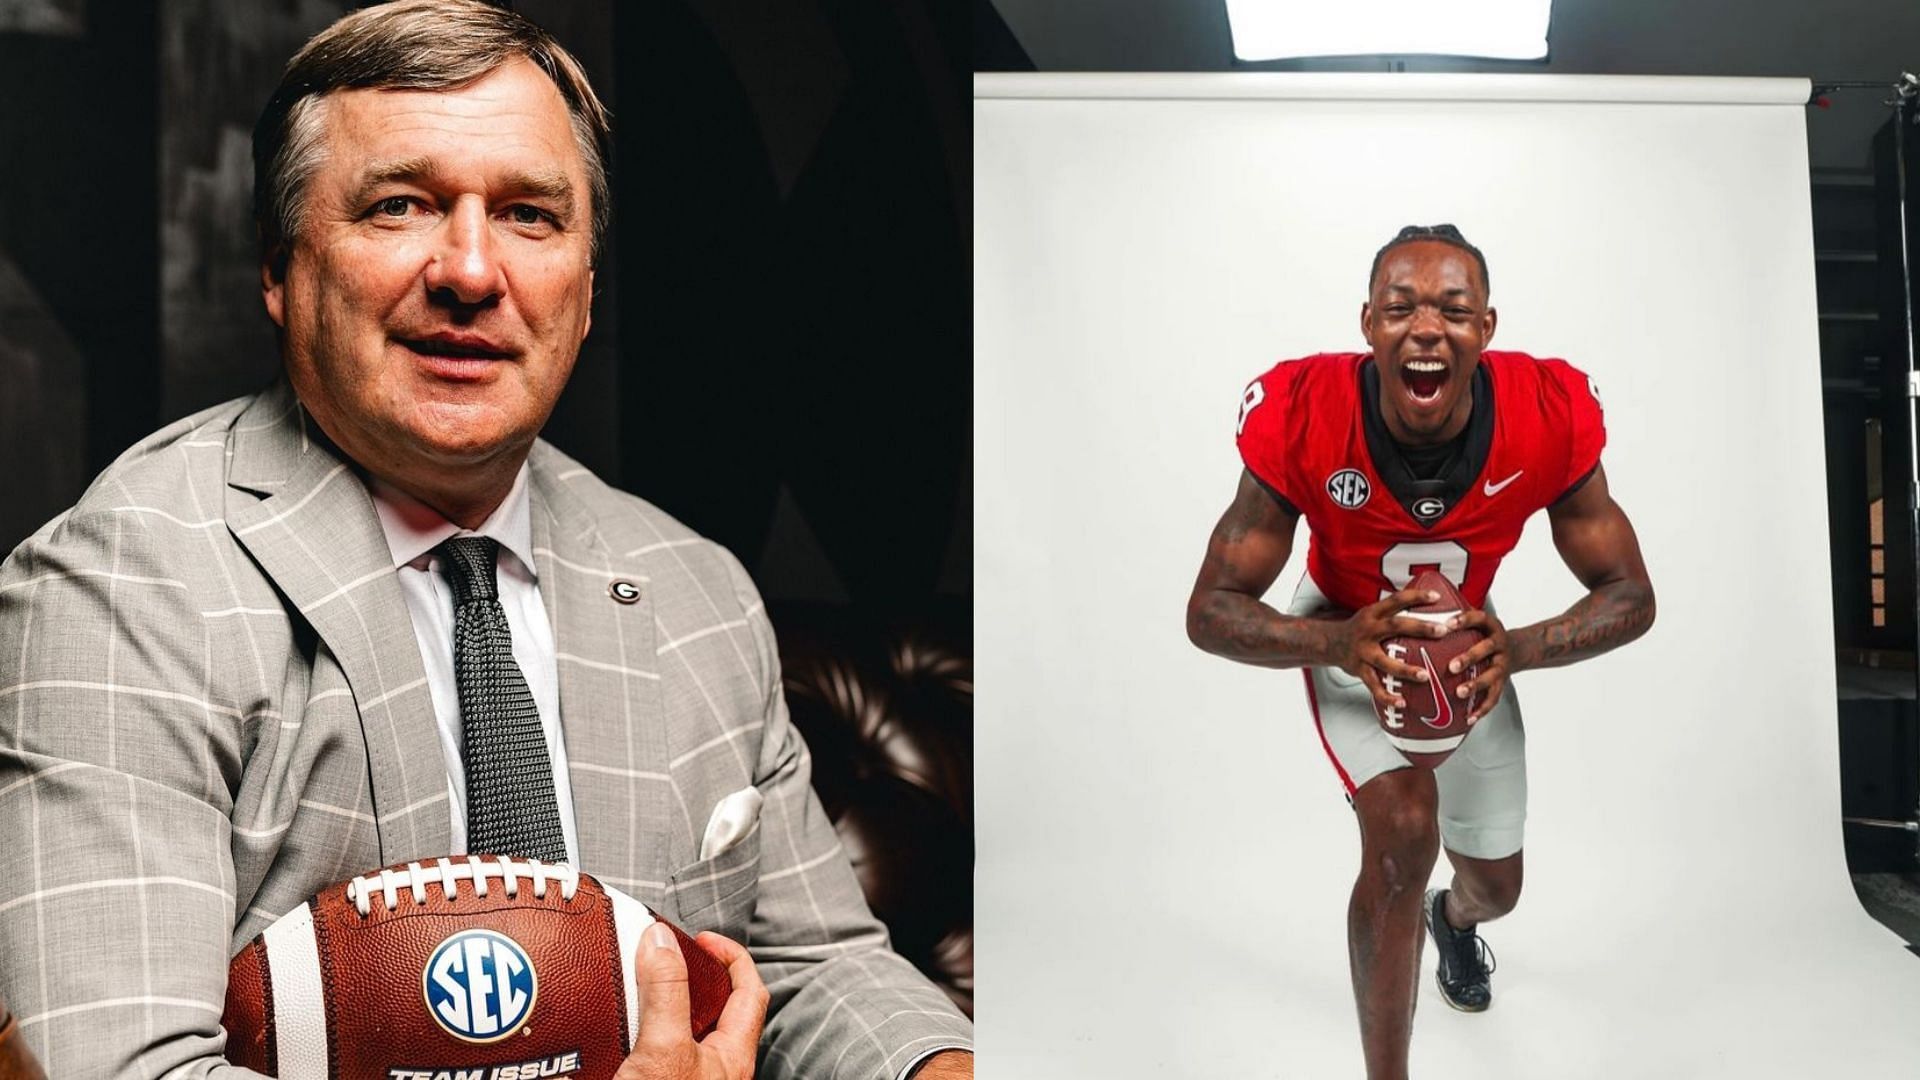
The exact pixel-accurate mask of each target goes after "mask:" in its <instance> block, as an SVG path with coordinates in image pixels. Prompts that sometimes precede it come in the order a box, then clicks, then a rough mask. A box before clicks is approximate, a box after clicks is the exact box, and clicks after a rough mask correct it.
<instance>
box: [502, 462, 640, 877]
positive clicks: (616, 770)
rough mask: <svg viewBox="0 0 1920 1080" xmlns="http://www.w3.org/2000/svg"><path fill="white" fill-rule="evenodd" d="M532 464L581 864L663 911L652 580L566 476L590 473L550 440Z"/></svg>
mask: <svg viewBox="0 0 1920 1080" xmlns="http://www.w3.org/2000/svg"><path fill="white" fill-rule="evenodd" d="M529 467H530V468H529V471H530V480H531V484H532V488H533V492H532V496H533V498H532V501H533V507H532V510H533V513H532V517H533V522H532V525H533V557H534V569H535V572H536V573H538V574H539V576H540V596H541V599H542V601H543V602H544V603H545V605H546V608H547V618H548V620H549V621H550V622H551V623H552V625H553V639H554V650H555V653H556V656H557V659H558V664H557V667H558V671H559V676H560V722H561V723H560V726H561V729H562V730H563V731H564V732H565V734H566V742H567V759H568V760H567V765H568V770H569V771H568V777H569V779H570V780H571V782H572V786H573V803H574V815H575V816H574V821H575V824H576V825H577V826H578V839H579V843H580V857H581V864H582V869H584V870H586V871H587V872H588V873H591V874H594V875H596V876H599V877H601V878H603V879H605V880H607V881H609V882H611V883H612V884H615V885H618V886H619V887H620V888H622V889H624V890H626V891H627V892H630V893H632V894H634V895H635V896H637V897H639V898H640V899H641V900H643V901H646V902H647V903H649V904H652V905H654V906H656V907H657V906H659V905H660V904H661V902H662V901H663V900H664V898H665V890H666V883H667V880H668V877H669V875H670V873H671V871H672V868H673V864H672V861H671V858H672V853H671V849H670V846H669V845H670V840H671V832H670V829H669V822H670V819H669V817H668V813H669V809H670V807H669V803H668V795H669V785H670V781H669V779H668V775H667V772H668V759H667V754H668V750H667V736H666V725H665V723H663V712H662V705H661V693H660V677H659V662H658V660H659V658H658V656H657V655H656V653H655V651H654V650H655V644H654V621H653V596H652V590H651V583H650V582H649V581H647V580H646V578H645V577H644V576H643V575H642V574H640V573H639V572H638V570H637V568H635V567H634V566H632V565H630V564H628V562H627V560H625V559H623V558H622V556H621V554H620V553H619V552H615V551H611V550H609V549H608V547H607V545H606V542H605V540H604V539H603V538H602V537H601V534H600V531H599V528H598V524H597V519H596V517H595V514H594V512H593V508H592V507H590V506H589V505H588V504H587V503H586V502H585V501H583V500H582V499H581V497H580V495H579V494H578V493H577V492H576V491H575V490H574V489H573V487H572V486H571V485H570V484H569V483H568V480H566V479H562V477H571V476H572V474H573V472H574V471H575V470H579V471H584V470H580V469H579V466H577V465H575V464H573V463H572V462H571V461H568V460H567V459H566V458H564V457H563V456H561V455H560V454H558V453H556V452H554V451H553V450H551V449H550V448H549V447H547V446H546V445H545V444H544V443H542V444H538V445H536V446H535V448H534V451H533V454H532V456H531V458H530V459H529ZM616 582H625V583H626V585H628V586H632V588H631V589H629V588H627V587H626V586H620V587H619V590H618V591H619V592H620V594H621V595H622V596H624V597H630V598H632V599H631V602H622V601H621V600H620V599H616V597H615V595H614V589H615V583H616ZM636 594H637V595H636Z"/></svg>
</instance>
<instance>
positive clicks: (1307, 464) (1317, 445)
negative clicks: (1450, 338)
mask: <svg viewBox="0 0 1920 1080" xmlns="http://www.w3.org/2000/svg"><path fill="white" fill-rule="evenodd" d="M1474 378H1475V388H1474V405H1473V419H1472V420H1470V421H1469V422H1468V425H1467V430H1466V432H1465V436H1466V438H1465V442H1464V444H1463V448H1462V450H1461V451H1460V452H1459V453H1458V454H1457V456H1456V458H1455V460H1454V461H1453V463H1452V464H1451V465H1450V466H1449V467H1448V468H1447V469H1446V470H1444V471H1443V473H1442V476H1441V479H1440V480H1438V481H1433V480H1425V481H1418V480H1415V479H1414V478H1413V474H1412V472H1411V471H1410V470H1409V469H1408V467H1407V466H1406V465H1405V463H1404V462H1402V461H1401V460H1400V456H1399V453H1398V449H1397V447H1396V446H1395V444H1394V443H1393V441H1392V439H1391V437H1390V436H1388V435H1387V433H1386V426H1385V421H1384V420H1383V419H1382V418H1381V417H1380V414H1379V410H1380V406H1379V402H1378V394H1379V391H1378V389H1377V387H1378V382H1377V380H1378V376H1377V374H1376V373H1375V372H1374V371H1373V364H1372V358H1371V357H1370V356H1367V355H1365V354H1361V353H1322V354H1319V355H1317V356H1309V357H1306V358H1305V359H1301V360H1289V361H1285V362H1283V363H1280V364H1278V365H1275V366H1274V368H1273V370H1271V371H1269V372H1267V373H1266V374H1265V375H1262V376H1261V377H1260V378H1258V379H1256V380H1254V382H1253V383H1251V384H1250V385H1249V386H1248V387H1247V390H1246V394H1245V396H1244V397H1242V399H1241V402H1240V431H1239V436H1240V457H1241V460H1243V461H1245V462H1246V466H1247V469H1248V470H1249V471H1250V472H1252V473H1253V475H1254V476H1255V477H1256V478H1258V479H1259V480H1260V482H1261V483H1263V484H1265V485H1266V486H1267V488H1268V489H1269V490H1271V491H1272V492H1273V493H1274V494H1275V495H1277V496H1279V497H1280V498H1281V499H1282V500H1284V501H1285V502H1287V503H1290V504H1291V505H1292V507H1293V508H1294V509H1295V510H1297V511H1299V512H1300V513H1301V514H1302V515H1303V516H1305V517H1306V519H1307V527H1308V529H1309V530H1310V531H1311V532H1312V541H1311V545H1310V547H1309V548H1308V551H1307V572H1308V573H1310V574H1312V575H1313V580H1314V581H1315V582H1316V583H1317V584H1318V585H1319V586H1320V591H1321V592H1323V593H1325V594H1326V595H1327V597H1328V598H1329V599H1331V600H1332V601H1333V602H1334V603H1336V604H1338V605H1340V606H1341V607H1344V608H1348V609H1358V608H1362V607H1365V606H1366V605H1368V604H1371V603H1374V602H1375V601H1377V600H1379V599H1380V598H1381V597H1382V596H1384V595H1386V594H1387V593H1389V592H1392V591H1394V590H1396V589H1401V588H1405V587H1406V586H1407V584H1408V583H1409V582H1411V581H1412V580H1413V578H1414V575H1416V574H1418V573H1419V572H1420V571H1421V570H1422V569H1424V568H1427V567H1433V568H1436V569H1438V570H1439V571H1440V572H1441V573H1442V574H1445V575H1446V576H1447V578H1448V579H1449V580H1451V581H1452V582H1453V583H1454V584H1455V585H1457V586H1459V588H1460V593H1461V595H1462V596H1463V597H1464V598H1465V599H1466V601H1467V603H1469V604H1472V605H1474V606H1475V607H1480V606H1482V605H1484V604H1485V603H1486V599H1487V589H1488V588H1489V587H1490V586H1491V585H1492V584H1493V575H1494V572H1495V571H1496V570H1498V569H1499V568H1500V560H1501V559H1503V558H1505V557H1506V554H1507V552H1509V551H1512V550H1513V546H1514V544H1516V543H1518V542H1519V540H1520V530H1521V527H1522V526H1524V525H1525V524H1526V521H1527V518H1529V517H1531V516H1532V515H1533V513H1534V511H1536V510H1540V509H1542V508H1543V507H1546V506H1548V505H1550V504H1552V503H1553V502H1555V501H1557V500H1558V499H1559V498H1560V497H1561V496H1563V495H1565V494H1567V493H1568V492H1570V491H1572V490H1574V489H1575V488H1577V487H1578V486H1579V485H1580V484H1582V483H1584V482H1585V481H1586V479H1587V477H1588V476H1590V475H1592V473H1593V471H1594V469H1595V468H1597V467H1598V466H1599V463H1600V450H1601V447H1602V446H1604V445H1605V444H1606V427H1605V424H1604V423H1603V420H1602V417H1601V412H1600V395H1599V391H1598V390H1596V389H1595V388H1594V385H1593V380H1591V379H1589V378H1588V377H1587V376H1586V375H1585V374H1584V373H1582V372H1581V371H1580V370H1578V369H1577V368H1575V367H1574V366H1573V365H1571V364H1569V363H1567V362H1566V361H1564V360H1543V359H1536V358H1534V357H1532V356H1528V355H1527V354H1526V353H1519V352H1493V351H1488V352H1483V353H1481V354H1480V370H1479V371H1478V372H1477V373H1476V374H1475V376H1474ZM1489 389H1490V391H1491V392H1490V393H1489V392H1486V391H1488V390H1489Z"/></svg>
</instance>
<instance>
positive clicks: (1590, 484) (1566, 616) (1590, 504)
mask: <svg viewBox="0 0 1920 1080" xmlns="http://www.w3.org/2000/svg"><path fill="white" fill-rule="evenodd" d="M1547 519H1548V521H1549V522H1551V523H1552V526H1553V544H1554V547H1556V548H1558V549H1559V550H1560V557H1561V558H1562V559H1563V560H1565V562H1566V564H1567V568H1568V569H1570V570H1572V571H1573V573H1574V576H1575V577H1578V578H1579V579H1580V581H1581V583H1582V584H1584V585H1586V587H1587V595H1586V596H1584V597H1581V598H1580V600H1579V602H1577V603H1575V604H1574V605H1573V606H1572V607H1570V608H1568V609H1567V610H1566V611H1565V612H1564V613H1562V614H1560V615H1558V616H1556V617H1554V618H1551V619H1547V620H1546V621H1544V622H1538V623H1535V624H1533V625H1532V626H1524V627H1521V628H1520V629H1518V630H1512V631H1509V632H1508V636H1509V638H1510V641H1511V645H1510V648H1511V650H1512V656H1513V666H1514V668H1515V670H1519V669H1522V668H1537V667H1558V666H1560V665H1561V664H1571V663H1573V662H1574V661H1576V660H1585V659H1586V658H1588V657H1590V656H1598V655H1600V654H1601V653H1603V652H1606V651H1607V650H1609V649H1614V648H1618V647H1619V646H1621V645H1625V644H1626V643H1627V642H1629V641H1632V640H1633V639H1634V638H1637V637H1639V636H1640V635H1641V634H1644V633H1646V632H1647V628H1648V627H1650V626H1652V625H1653V617H1654V601H1653V583H1652V582H1651V581H1650V580H1648V578H1647V566H1646V563H1645V561H1643V560H1642V559H1641V556H1640V540H1639V538H1638V537H1636V536H1635V535H1634V532H1633V523H1632V522H1631V521H1628V520H1627V515H1626V512H1625V511H1623V510H1621V509H1620V506H1619V504H1618V503H1616V502H1614V501H1613V496H1612V494H1611V493H1610V492H1609V491H1608V490H1607V477H1606V472H1605V470H1604V469H1600V468H1596V469H1595V470H1594V473H1593V476H1592V477H1591V478H1589V479H1588V480H1587V482H1586V483H1585V484H1583V485H1582V486H1581V487H1580V489H1579V490H1578V491H1576V492H1574V493H1573V494H1572V495H1569V496H1567V497H1566V498H1565V499H1562V500H1561V501H1560V502H1559V503H1557V504H1555V505H1554V506H1553V507H1551V508H1549V509H1548V511H1547Z"/></svg>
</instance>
